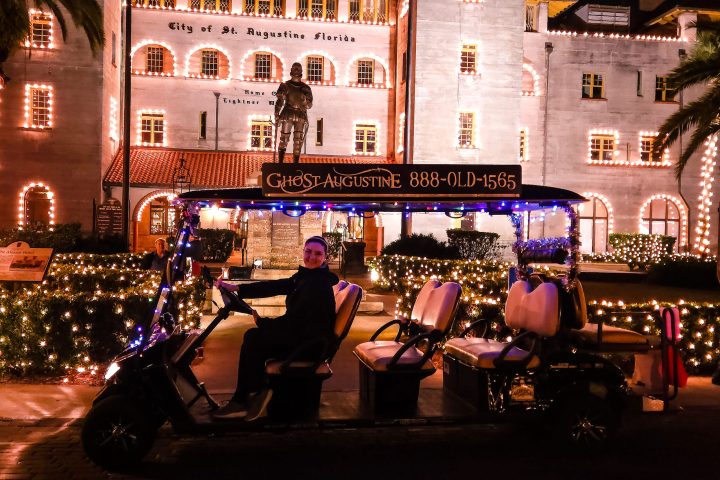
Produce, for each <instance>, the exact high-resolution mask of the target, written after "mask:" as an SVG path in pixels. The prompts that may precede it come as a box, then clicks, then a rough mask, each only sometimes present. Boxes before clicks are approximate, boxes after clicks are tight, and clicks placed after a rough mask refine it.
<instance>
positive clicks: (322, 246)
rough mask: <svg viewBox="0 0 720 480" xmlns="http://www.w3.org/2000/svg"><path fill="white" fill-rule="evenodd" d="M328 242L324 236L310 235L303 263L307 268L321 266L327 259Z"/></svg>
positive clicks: (306, 241)
mask: <svg viewBox="0 0 720 480" xmlns="http://www.w3.org/2000/svg"><path fill="white" fill-rule="evenodd" d="M327 248H328V244H327V242H326V241H325V239H324V238H323V237H318V236H314V237H310V238H308V239H307V240H305V248H304V249H303V263H304V264H305V268H319V267H322V266H323V265H325V262H326V261H327Z"/></svg>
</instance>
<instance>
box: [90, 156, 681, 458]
mask: <svg viewBox="0 0 720 480" xmlns="http://www.w3.org/2000/svg"><path fill="white" fill-rule="evenodd" d="M435 167H437V168H436V169H435V170H433V169H434V168H435ZM423 172H425V173H423ZM519 174H520V172H519V167H517V168H516V167H514V166H467V165H463V166H459V165H444V166H433V165H372V166H368V165H316V164H307V165H306V164H293V165H277V164H269V165H266V166H264V167H263V188H260V187H245V188H237V189H223V190H205V191H192V192H187V193H184V194H181V195H180V196H179V200H178V202H179V204H180V205H181V208H182V214H181V215H180V218H179V220H178V225H177V233H176V238H175V245H174V250H173V252H172V255H171V258H170V259H169V261H168V264H167V268H166V270H165V271H164V273H163V277H162V282H161V285H160V286H159V288H158V292H157V302H156V304H155V308H154V310H153V311H152V312H151V314H149V315H148V319H147V324H145V325H139V326H138V327H139V330H138V331H139V332H140V333H142V335H140V336H139V337H138V338H137V339H135V340H134V341H133V342H132V343H131V344H130V345H129V346H128V347H127V349H126V350H125V351H123V352H122V353H121V354H120V355H118V356H117V358H115V360H114V361H113V362H112V364H111V365H110V367H109V369H108V371H107V373H106V375H105V378H106V385H105V387H104V388H103V389H102V391H101V392H100V393H99V394H98V395H97V398H96V399H95V401H94V403H93V406H92V408H91V410H90V411H89V413H88V414H87V417H86V419H85V422H84V424H83V429H82V443H83V446H84V449H85V451H86V453H87V455H88V456H89V457H90V459H91V460H93V461H94V462H96V463H98V464H100V465H102V466H105V467H108V468H118V467H126V466H128V465H130V464H132V463H135V462H138V461H140V460H141V459H142V458H143V457H144V455H145V454H147V452H148V451H149V450H150V448H151V446H152V444H153V440H154V438H155V435H156V433H157V431H158V429H159V428H160V427H161V426H162V425H163V424H164V423H165V422H167V421H169V422H170V424H171V425H172V428H173V429H174V431H175V432H177V433H186V434H207V433H214V432H246V431H252V430H263V429H272V430H273V431H283V429H287V430H297V429H299V428H308V429H312V428H316V429H317V428H348V427H369V428H373V427H380V426H382V427H387V426H393V425H409V424H412V425H427V426H429V427H430V426H432V425H448V424H452V423H455V424H471V423H492V422H502V421H508V420H510V419H516V418H522V417H523V416H528V415H530V416H536V417H538V416H539V417H540V418H542V419H544V420H546V421H547V423H548V425H549V426H550V427H551V428H552V431H553V432H554V434H555V436H556V438H557V440H559V441H563V442H567V443H570V444H575V445H581V446H588V447H596V446H599V445H603V444H606V443H608V441H609V440H610V439H612V437H613V434H614V433H615V432H616V430H617V428H618V426H619V423H620V419H621V416H622V414H623V412H626V411H628V410H638V411H641V410H642V405H643V398H644V397H643V396H642V395H641V394H639V393H637V392H634V391H633V389H632V388H631V387H630V386H629V385H628V382H627V379H626V376H625V374H624V373H623V371H622V370H621V369H620V368H619V366H618V365H616V364H615V363H613V362H612V361H611V359H610V358H609V357H608V355H606V354H607V353H609V352H630V353H644V352H649V351H652V350H659V351H661V352H662V353H661V359H662V363H663V365H662V367H663V382H662V383H663V386H662V392H660V393H658V394H656V396H655V400H656V401H659V402H660V403H661V404H662V405H663V406H664V408H665V409H667V406H668V402H669V401H670V400H672V398H674V396H675V395H676V394H677V387H678V378H677V377H678V375H677V372H678V368H671V366H670V365H668V362H670V361H671V360H670V359H671V358H674V359H675V361H678V360H677V355H675V356H674V357H672V356H671V355H668V350H669V349H670V348H672V347H673V346H674V344H675V342H676V341H677V339H678V332H677V322H676V321H674V320H675V319H673V318H672V316H673V312H672V310H670V309H666V310H663V311H655V312H651V313H650V314H651V315H654V318H655V320H656V324H657V327H658V328H659V331H660V335H659V336H655V337H648V336H644V335H640V334H638V333H635V332H632V331H630V330H624V329H621V328H617V327H614V326H609V325H603V324H591V323H588V322H587V317H588V315H587V311H586V302H585V298H584V294H583V290H582V285H581V283H580V281H579V279H578V259H579V245H580V244H579V241H580V240H579V234H578V222H577V219H576V213H575V211H574V210H573V206H574V205H578V204H580V203H581V202H583V201H585V199H584V198H583V197H582V196H580V195H578V194H576V193H574V192H571V191H569V190H564V189H560V188H553V187H547V186H535V185H522V184H521V181H520V175H519ZM363 176H366V177H365V178H366V180H362V178H361V177H363ZM373 176H374V177H373ZM348 178H349V179H350V180H349V181H346V179H348ZM268 179H270V180H269V181H268ZM448 179H450V182H454V183H452V184H450V185H449V187H448V185H447V183H448ZM466 180H467V181H466ZM442 182H445V185H441V183H442ZM501 183H502V185H501ZM369 185H372V186H373V188H372V193H368V192H367V190H369V188H368V186H369ZM397 192H402V193H397ZM210 205H220V206H222V207H224V208H240V209H245V210H273V211H278V212H279V211H283V212H286V213H287V214H290V215H297V214H299V213H300V214H301V213H303V212H305V211H327V210H334V211H340V212H350V211H353V212H356V213H359V214H360V213H368V214H369V213H371V212H373V213H376V212H400V213H403V214H407V213H416V212H446V213H447V214H448V215H453V216H461V215H464V214H465V213H466V212H487V213H490V214H492V215H506V216H508V217H509V218H510V219H511V221H512V222H513V225H514V226H515V231H516V237H517V241H516V242H515V244H514V246H513V250H514V252H515V254H516V256H517V265H516V267H515V268H516V272H515V273H516V274H517V275H516V277H517V279H516V281H514V282H513V283H512V285H509V286H508V293H507V301H506V304H505V306H504V310H505V323H506V325H507V327H508V328H510V329H512V330H513V332H516V333H517V335H516V336H514V337H512V338H504V339H503V340H497V339H493V338H488V335H487V333H488V330H489V329H488V328H487V327H488V322H487V321H485V320H482V319H481V320H478V321H476V322H473V323H470V324H469V325H467V328H465V329H464V330H463V331H462V332H461V333H460V334H459V335H457V336H455V337H454V338H448V333H449V332H450V331H451V327H452V325H453V322H459V321H462V322H466V319H458V318H456V317H457V316H458V305H459V301H460V297H461V295H462V287H461V285H460V284H459V283H456V282H452V281H449V282H445V283H441V282H440V281H438V280H436V279H428V281H427V283H426V284H425V285H424V286H423V287H422V289H421V290H420V291H419V293H418V295H417V298H416V300H415V303H414V306H413V308H412V313H411V315H410V318H409V319H407V320H401V319H396V320H393V321H391V322H389V323H388V324H386V325H383V326H382V327H381V328H380V329H379V330H378V331H377V332H376V333H375V334H374V335H373V336H372V337H371V338H369V339H367V342H364V343H360V344H359V345H357V346H355V348H354V354H355V356H356V357H357V364H358V369H359V373H360V375H359V385H358V388H357V390H356V391H352V392H330V391H322V384H323V381H324V380H326V379H327V378H329V377H330V376H331V375H332V374H333V372H332V369H331V365H332V359H333V357H334V355H335V353H336V352H337V350H338V348H339V346H340V343H341V342H342V341H343V339H344V338H345V337H346V335H347V334H348V331H349V330H350V328H351V325H352V322H353V318H354V317H355V314H356V312H357V310H358V305H359V303H360V299H361V297H362V294H363V292H362V289H361V288H360V287H359V286H357V285H354V284H351V283H347V282H345V281H341V282H340V283H339V284H338V285H337V286H336V287H335V299H336V308H337V321H336V329H335V332H336V335H337V341H336V342H334V343H333V344H332V345H330V344H326V343H325V344H323V345H322V347H323V348H321V349H318V350H319V352H321V353H318V355H317V357H316V358H315V359H314V360H308V359H307V357H302V359H299V358H300V355H299V352H300V351H303V349H304V348H305V347H306V345H303V346H301V347H300V348H299V349H298V351H297V352H295V353H294V354H292V355H290V356H289V357H288V358H280V359H275V360H271V361H269V362H268V363H267V365H266V373H267V375H268V379H269V384H270V387H271V388H272V390H273V393H274V394H273V397H272V400H271V403H270V405H269V415H268V416H267V417H266V418H263V419H261V420H258V421H254V422H246V421H243V420H237V421H228V420H223V421H217V420H213V418H212V412H213V411H214V410H215V409H217V407H218V403H217V401H216V400H215V399H214V398H213V396H212V395H211V394H210V392H208V391H207V390H206V388H205V386H204V384H203V383H202V382H201V381H200V380H199V379H198V378H196V376H195V374H194V373H193V370H192V368H191V363H192V361H193V359H194V358H195V357H196V355H197V349H198V348H199V347H201V346H202V345H203V342H204V341H205V340H206V339H207V338H208V336H209V335H211V333H212V331H213V330H214V329H215V328H216V327H217V325H218V324H219V323H220V322H221V321H223V320H224V319H226V318H227V317H228V316H229V315H230V313H231V312H248V311H249V310H248V309H249V307H248V305H247V304H245V303H244V302H243V300H242V299H240V298H238V297H237V295H235V294H234V293H232V292H229V291H226V290H224V289H220V293H221V297H222V301H223V305H221V306H220V308H219V310H218V312H217V316H216V317H215V318H214V319H213V320H212V322H211V323H210V324H209V325H208V327H207V328H205V329H204V330H203V331H202V332H200V331H192V332H188V331H185V330H184V329H181V328H180V327H179V325H178V322H177V320H176V318H175V314H174V312H175V305H174V303H173V302H174V298H173V288H172V287H173V285H174V284H175V283H176V282H178V281H181V280H183V279H185V277H186V276H187V275H188V274H189V272H188V267H187V265H188V262H187V261H186V260H187V257H188V255H190V252H191V250H192V247H191V245H192V243H193V240H194V239H195V238H196V237H197V235H196V229H197V228H198V224H199V219H200V215H199V211H200V209H201V208H203V207H207V206H210ZM544 209H554V210H556V211H558V212H564V213H565V214H566V215H567V217H568V234H567V236H566V237H564V238H558V239H544V240H526V239H525V237H524V235H523V233H522V218H523V214H524V213H525V212H532V211H537V210H544ZM542 262H560V263H565V264H566V267H567V268H566V269H565V270H564V271H565V273H564V274H561V275H555V276H550V275H546V274H537V273H533V272H532V269H531V264H535V263H542ZM481 317H482V315H481ZM466 323H469V322H466ZM463 325H465V323H463ZM392 328H397V333H396V334H395V336H394V337H393V336H392V335H390V336H389V337H388V335H389V333H390V332H393V333H394V332H395V331H394V330H391V329H392ZM439 351H441V352H442V373H443V388H442V389H420V388H419V386H420V382H421V380H422V379H423V378H426V377H428V376H430V375H432V374H433V373H434V372H435V371H436V367H435V364H436V363H434V361H433V360H435V362H438V358H439V354H437V352H439ZM676 367H677V366H676ZM645 400H647V398H645ZM645 403H647V402H645Z"/></svg>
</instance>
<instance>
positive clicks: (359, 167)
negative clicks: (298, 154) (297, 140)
mask: <svg viewBox="0 0 720 480" xmlns="http://www.w3.org/2000/svg"><path fill="white" fill-rule="evenodd" d="M521 177H522V169H521V167H520V165H447V164H413V165H395V164H319V163H293V164H287V163H283V164H278V163H266V164H264V165H263V166H262V190H263V195H265V196H267V197H290V196H299V195H300V196H306V197H324V196H328V197H350V196H352V197H363V196H370V197H382V198H400V197H413V196H420V195H422V196H427V195H437V196H439V197H456V198H482V197H489V198H490V197H519V196H520V188H521V185H522V178H521Z"/></svg>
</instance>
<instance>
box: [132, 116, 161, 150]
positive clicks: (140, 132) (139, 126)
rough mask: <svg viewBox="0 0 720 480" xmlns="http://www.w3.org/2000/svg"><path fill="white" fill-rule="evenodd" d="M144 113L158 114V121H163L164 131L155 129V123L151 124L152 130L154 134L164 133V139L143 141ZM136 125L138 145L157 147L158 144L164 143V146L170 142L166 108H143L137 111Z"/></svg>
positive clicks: (136, 142)
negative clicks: (168, 139)
mask: <svg viewBox="0 0 720 480" xmlns="http://www.w3.org/2000/svg"><path fill="white" fill-rule="evenodd" d="M143 115H151V116H152V115H156V116H157V118H156V120H157V121H161V122H162V131H157V132H156V131H155V130H154V129H155V125H154V124H153V125H151V127H150V128H151V130H150V132H151V133H152V134H153V135H154V134H156V133H161V134H162V141H161V142H143V141H142V136H143V129H142V127H143V125H142V122H143ZM135 127H136V137H135V138H136V140H135V144H136V145H142V146H143V147H155V146H158V145H162V146H163V147H166V146H167V144H168V141H167V137H168V128H167V120H166V118H165V110H163V109H142V110H138V111H137V122H136V124H135Z"/></svg>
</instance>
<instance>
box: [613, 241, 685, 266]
mask: <svg viewBox="0 0 720 480" xmlns="http://www.w3.org/2000/svg"><path fill="white" fill-rule="evenodd" d="M610 245H611V246H612V247H613V253H612V255H613V257H614V258H615V259H616V260H617V261H618V262H619V263H627V265H628V267H630V270H634V269H635V268H638V269H640V270H645V269H647V267H648V266H650V265H652V264H653V263H657V262H659V261H660V260H662V259H663V258H665V257H666V256H668V255H670V254H672V251H673V246H674V245H675V237H669V236H666V235H647V234H643V233H612V234H610Z"/></svg>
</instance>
